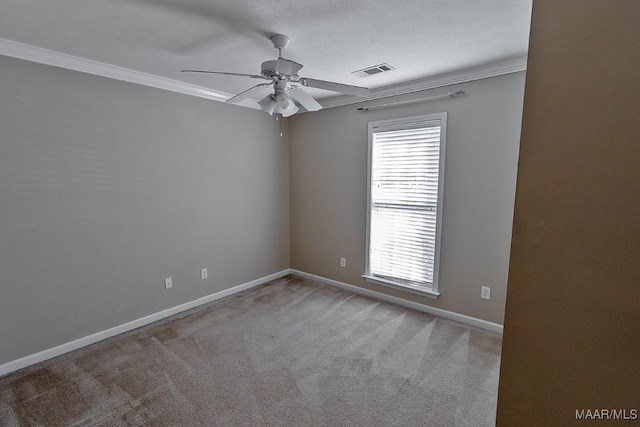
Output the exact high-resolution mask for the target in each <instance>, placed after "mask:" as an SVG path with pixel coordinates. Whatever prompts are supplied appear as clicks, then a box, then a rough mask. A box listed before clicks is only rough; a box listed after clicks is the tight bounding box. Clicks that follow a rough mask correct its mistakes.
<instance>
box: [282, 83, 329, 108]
mask: <svg viewBox="0 0 640 427" xmlns="http://www.w3.org/2000/svg"><path fill="white" fill-rule="evenodd" d="M289 96H291V98H293V99H295V100H296V101H298V102H299V103H300V105H302V106H303V107H304V108H305V109H306V110H307V111H318V110H320V109H322V105H320V104H319V103H318V101H316V100H315V99H313V98H312V97H311V96H310V95H309V94H308V93H307V92H305V91H304V90H302V89H300V88H299V87H292V88H291V89H289Z"/></svg>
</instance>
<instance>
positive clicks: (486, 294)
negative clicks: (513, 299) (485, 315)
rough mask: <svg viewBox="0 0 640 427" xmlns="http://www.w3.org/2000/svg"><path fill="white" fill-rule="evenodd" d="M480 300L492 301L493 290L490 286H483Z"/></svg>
mask: <svg viewBox="0 0 640 427" xmlns="http://www.w3.org/2000/svg"><path fill="white" fill-rule="evenodd" d="M480 298H482V299H491V288H490V287H488V286H483V287H482V288H481V290H480Z"/></svg>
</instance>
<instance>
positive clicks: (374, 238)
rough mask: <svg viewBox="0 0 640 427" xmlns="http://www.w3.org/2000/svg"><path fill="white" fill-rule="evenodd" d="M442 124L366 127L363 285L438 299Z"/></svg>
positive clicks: (430, 120) (439, 118) (432, 120)
mask: <svg viewBox="0 0 640 427" xmlns="http://www.w3.org/2000/svg"><path fill="white" fill-rule="evenodd" d="M446 119H447V115H446V113H440V114H431V115H427V116H419V117H410V118H406V119H397V120H385V121H379V122H371V123H369V167H368V175H369V177H368V197H367V200H368V208H367V252H366V253H367V262H366V271H365V275H364V277H365V278H366V279H367V280H368V281H371V282H374V283H377V284H381V285H385V286H391V287H400V288H401V289H405V290H409V291H410V292H414V293H419V294H423V295H427V296H431V297H433V298H435V297H437V296H438V295H439V294H438V264H439V258H440V232H441V223H442V194H443V191H442V190H443V178H444V154H445V130H446Z"/></svg>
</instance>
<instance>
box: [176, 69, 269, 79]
mask: <svg viewBox="0 0 640 427" xmlns="http://www.w3.org/2000/svg"><path fill="white" fill-rule="evenodd" d="M180 72H181V73H205V74H224V75H225V76H240V77H250V78H252V79H263V80H271V79H268V78H266V77H263V76H259V75H256V74H242V73H225V72H222V71H204V70H181V71H180Z"/></svg>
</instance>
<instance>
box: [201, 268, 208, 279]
mask: <svg viewBox="0 0 640 427" xmlns="http://www.w3.org/2000/svg"><path fill="white" fill-rule="evenodd" d="M207 277H209V272H208V271H207V269H206V268H201V269H200V278H201V279H202V280H204V279H206V278H207Z"/></svg>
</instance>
